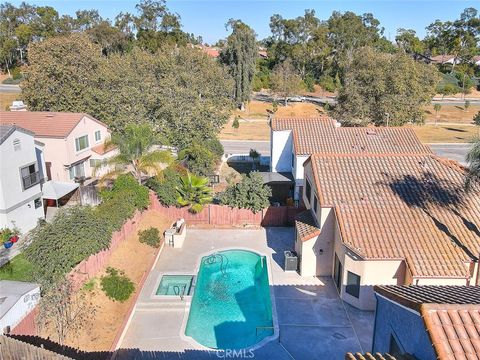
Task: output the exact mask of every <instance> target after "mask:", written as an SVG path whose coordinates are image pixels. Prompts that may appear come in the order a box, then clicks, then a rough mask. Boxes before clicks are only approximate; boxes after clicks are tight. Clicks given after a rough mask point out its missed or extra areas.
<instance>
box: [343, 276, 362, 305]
mask: <svg viewBox="0 0 480 360" xmlns="http://www.w3.org/2000/svg"><path fill="white" fill-rule="evenodd" d="M345 291H346V292H347V294H350V295H352V296H355V297H356V298H359V297H360V276H358V275H357V274H354V273H352V272H350V271H348V272H347V286H346V287H345Z"/></svg>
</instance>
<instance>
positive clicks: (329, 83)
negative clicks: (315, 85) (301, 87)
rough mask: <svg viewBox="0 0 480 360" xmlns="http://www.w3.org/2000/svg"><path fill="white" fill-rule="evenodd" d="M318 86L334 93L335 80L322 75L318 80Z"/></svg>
mask: <svg viewBox="0 0 480 360" xmlns="http://www.w3.org/2000/svg"><path fill="white" fill-rule="evenodd" d="M319 84H320V86H321V87H322V89H323V90H326V91H329V92H334V91H335V89H336V86H335V79H334V78H333V77H331V76H330V75H324V76H322V77H321V78H320V81H319Z"/></svg>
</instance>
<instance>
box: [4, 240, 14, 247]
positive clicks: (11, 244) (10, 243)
mask: <svg viewBox="0 0 480 360" xmlns="http://www.w3.org/2000/svg"><path fill="white" fill-rule="evenodd" d="M3 246H5V249H10V248H11V247H12V246H13V243H12V242H11V241H6V242H4V243H3Z"/></svg>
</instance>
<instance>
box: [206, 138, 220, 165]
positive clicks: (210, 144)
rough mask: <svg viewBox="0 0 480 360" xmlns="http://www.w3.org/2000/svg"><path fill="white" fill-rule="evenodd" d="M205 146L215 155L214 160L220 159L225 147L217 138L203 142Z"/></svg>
mask: <svg viewBox="0 0 480 360" xmlns="http://www.w3.org/2000/svg"><path fill="white" fill-rule="evenodd" d="M205 146H206V147H207V148H208V149H209V150H210V151H211V152H212V153H213V154H214V155H215V156H216V159H215V161H218V160H220V158H221V157H222V156H223V152H224V151H225V149H224V148H223V145H222V143H221V142H220V141H219V140H218V139H210V140H207V141H206V142H205Z"/></svg>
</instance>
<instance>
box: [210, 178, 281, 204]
mask: <svg viewBox="0 0 480 360" xmlns="http://www.w3.org/2000/svg"><path fill="white" fill-rule="evenodd" d="M270 196H272V189H271V188H270V187H269V186H268V185H265V184H264V183H263V178H262V176H261V175H260V174H259V173H257V172H252V173H250V174H249V175H242V181H241V182H239V183H238V184H231V185H230V186H229V187H228V188H227V189H226V190H225V191H224V192H223V193H222V194H220V195H219V200H220V203H221V204H223V205H228V206H230V207H232V208H233V207H237V208H240V209H250V210H252V211H253V212H255V213H256V212H258V211H260V210H262V209H265V208H266V207H268V206H269V205H270V201H269V197H270Z"/></svg>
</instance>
